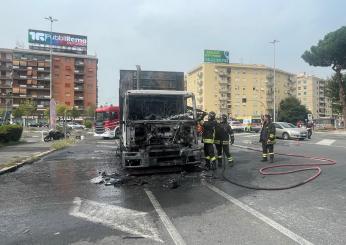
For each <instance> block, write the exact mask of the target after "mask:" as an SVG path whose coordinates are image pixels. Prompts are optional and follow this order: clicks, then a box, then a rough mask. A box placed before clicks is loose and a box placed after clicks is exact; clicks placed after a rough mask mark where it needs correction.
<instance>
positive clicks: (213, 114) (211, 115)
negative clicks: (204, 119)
mask: <svg viewBox="0 0 346 245" xmlns="http://www.w3.org/2000/svg"><path fill="white" fill-rule="evenodd" d="M215 117H216V114H215V112H213V111H211V112H209V113H208V120H215Z"/></svg>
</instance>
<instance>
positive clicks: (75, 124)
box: [67, 122, 85, 129]
mask: <svg viewBox="0 0 346 245" xmlns="http://www.w3.org/2000/svg"><path fill="white" fill-rule="evenodd" d="M67 127H69V128H71V129H85V126H84V125H81V124H78V123H75V122H70V123H68V124H67Z"/></svg>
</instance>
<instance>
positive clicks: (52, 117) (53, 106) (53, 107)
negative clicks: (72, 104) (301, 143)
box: [49, 99, 56, 129]
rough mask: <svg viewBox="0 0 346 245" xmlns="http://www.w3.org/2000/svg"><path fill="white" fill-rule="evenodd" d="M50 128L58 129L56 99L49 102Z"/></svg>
mask: <svg viewBox="0 0 346 245" xmlns="http://www.w3.org/2000/svg"><path fill="white" fill-rule="evenodd" d="M49 127H50V129H55V127H56V103H55V100H54V99H51V100H50V102H49Z"/></svg>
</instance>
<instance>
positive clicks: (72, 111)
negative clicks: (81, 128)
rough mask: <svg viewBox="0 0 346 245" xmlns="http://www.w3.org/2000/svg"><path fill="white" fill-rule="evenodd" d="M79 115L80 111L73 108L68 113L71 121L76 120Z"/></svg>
mask: <svg viewBox="0 0 346 245" xmlns="http://www.w3.org/2000/svg"><path fill="white" fill-rule="evenodd" d="M80 114H81V113H80V111H79V110H78V109H77V108H76V107H75V106H74V107H73V108H72V110H70V111H69V115H70V116H71V117H72V118H73V121H74V120H76V117H79V116H80Z"/></svg>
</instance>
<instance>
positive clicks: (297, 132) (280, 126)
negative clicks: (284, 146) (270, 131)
mask: <svg viewBox="0 0 346 245" xmlns="http://www.w3.org/2000/svg"><path fill="white" fill-rule="evenodd" d="M274 125H275V128H276V138H282V139H284V140H288V139H302V140H304V139H305V138H306V137H307V136H308V131H307V130H306V129H305V128H297V127H296V126H294V125H293V124H291V123H287V122H275V123H274Z"/></svg>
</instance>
